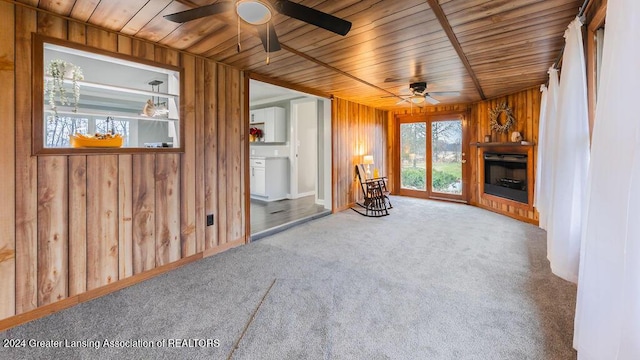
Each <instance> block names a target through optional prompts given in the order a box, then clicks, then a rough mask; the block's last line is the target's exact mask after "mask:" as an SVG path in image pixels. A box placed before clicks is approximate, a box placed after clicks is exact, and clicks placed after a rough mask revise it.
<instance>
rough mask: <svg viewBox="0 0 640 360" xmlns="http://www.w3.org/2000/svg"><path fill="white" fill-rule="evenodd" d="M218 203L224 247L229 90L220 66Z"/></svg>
mask: <svg viewBox="0 0 640 360" xmlns="http://www.w3.org/2000/svg"><path fill="white" fill-rule="evenodd" d="M217 75H218V81H217V86H218V91H217V95H218V109H217V111H218V144H220V146H218V203H219V204H220V207H219V210H220V211H219V213H218V245H223V244H225V243H226V242H228V241H229V239H228V238H227V228H228V222H227V208H228V206H229V205H228V202H227V163H228V159H227V156H228V154H227V150H228V149H229V148H228V142H227V126H228V118H227V113H226V105H227V88H226V68H225V67H224V66H222V65H218V70H217Z"/></svg>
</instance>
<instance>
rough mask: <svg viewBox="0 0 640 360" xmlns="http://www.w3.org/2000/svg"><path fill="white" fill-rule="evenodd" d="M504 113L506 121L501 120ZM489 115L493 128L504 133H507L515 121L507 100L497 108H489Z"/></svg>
mask: <svg viewBox="0 0 640 360" xmlns="http://www.w3.org/2000/svg"><path fill="white" fill-rule="evenodd" d="M503 113H504V121H503V122H500V118H501V117H502V116H501V115H502V114H503ZM489 116H490V118H491V122H490V123H489V125H490V126H491V130H493V131H496V132H499V133H502V134H506V133H507V132H508V131H509V129H511V126H512V125H513V122H514V121H515V119H514V117H513V111H512V110H511V108H510V107H509V105H507V103H506V102H502V103H500V104H498V105H497V106H496V107H495V108H493V109H491V110H489Z"/></svg>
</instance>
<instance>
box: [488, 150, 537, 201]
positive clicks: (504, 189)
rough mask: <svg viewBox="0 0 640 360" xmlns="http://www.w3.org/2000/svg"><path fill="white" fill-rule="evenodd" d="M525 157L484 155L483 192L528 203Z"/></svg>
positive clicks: (496, 154)
mask: <svg viewBox="0 0 640 360" xmlns="http://www.w3.org/2000/svg"><path fill="white" fill-rule="evenodd" d="M527 160H528V159H527V155H523V154H502V153H484V192H485V194H491V195H495V196H499V197H502V198H505V199H510V200H514V201H518V202H521V203H524V204H528V203H529V196H528V192H527Z"/></svg>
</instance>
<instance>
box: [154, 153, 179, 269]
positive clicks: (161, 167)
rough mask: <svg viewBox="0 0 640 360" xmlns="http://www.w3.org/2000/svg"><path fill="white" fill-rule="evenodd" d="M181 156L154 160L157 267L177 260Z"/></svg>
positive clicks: (169, 156) (163, 155)
mask: <svg viewBox="0 0 640 360" xmlns="http://www.w3.org/2000/svg"><path fill="white" fill-rule="evenodd" d="M179 169H180V155H178V154H158V155H157V156H156V175H155V179H156V266H161V265H165V264H168V263H170V262H173V261H176V260H179V259H180V173H179Z"/></svg>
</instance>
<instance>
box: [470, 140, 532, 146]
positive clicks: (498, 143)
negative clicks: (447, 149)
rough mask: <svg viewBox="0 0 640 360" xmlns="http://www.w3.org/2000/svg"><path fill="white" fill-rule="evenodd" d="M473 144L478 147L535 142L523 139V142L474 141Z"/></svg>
mask: <svg viewBox="0 0 640 360" xmlns="http://www.w3.org/2000/svg"><path fill="white" fill-rule="evenodd" d="M470 145H471V146H478V147H489V146H533V145H535V144H534V143H532V142H530V141H521V142H484V143H483V142H474V143H471V144H470Z"/></svg>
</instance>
